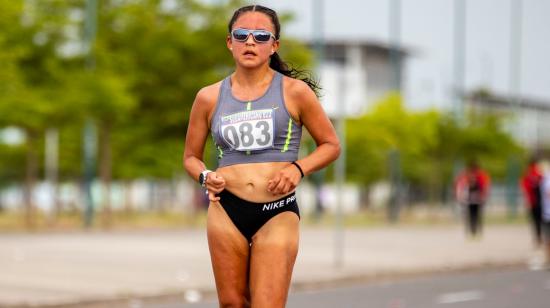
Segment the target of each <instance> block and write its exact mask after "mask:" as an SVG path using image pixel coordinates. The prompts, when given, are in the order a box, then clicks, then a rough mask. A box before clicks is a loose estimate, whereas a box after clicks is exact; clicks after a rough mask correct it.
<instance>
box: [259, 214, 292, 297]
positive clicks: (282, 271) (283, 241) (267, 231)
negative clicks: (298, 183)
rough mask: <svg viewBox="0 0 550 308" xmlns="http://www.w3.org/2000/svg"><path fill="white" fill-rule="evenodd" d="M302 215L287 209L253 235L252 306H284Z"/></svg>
mask: <svg viewBox="0 0 550 308" xmlns="http://www.w3.org/2000/svg"><path fill="white" fill-rule="evenodd" d="M298 241H299V218H298V216H297V215H296V214H295V213H293V212H283V213H280V214H278V215H276V216H275V217H273V218H271V219H270V220H269V221H268V222H267V223H266V224H265V225H263V226H262V227H261V228H260V230H258V232H257V233H256V234H255V235H254V237H253V238H252V249H251V257H250V292H251V300H252V307H284V306H285V304H286V299H287V296H288V289H289V286H290V280H291V277H292V269H293V268H294V262H295V261H296V255H297V253H298Z"/></svg>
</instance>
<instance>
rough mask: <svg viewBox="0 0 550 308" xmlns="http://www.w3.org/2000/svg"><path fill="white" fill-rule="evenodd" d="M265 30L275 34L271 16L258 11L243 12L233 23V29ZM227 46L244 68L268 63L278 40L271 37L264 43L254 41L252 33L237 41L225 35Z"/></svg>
mask: <svg viewBox="0 0 550 308" xmlns="http://www.w3.org/2000/svg"><path fill="white" fill-rule="evenodd" d="M239 28H240V29H249V30H267V31H269V32H271V33H273V34H274V35H275V27H274V26H273V23H272V22H271V18H270V17H269V16H267V15H265V14H264V13H260V12H246V13H243V14H242V15H241V16H239V18H238V19H237V20H236V21H235V23H234V24H233V28H232V30H234V29H239ZM227 48H229V50H230V51H231V53H232V54H233V58H234V59H235V62H236V63H237V64H238V65H240V66H243V67H246V68H254V67H258V66H261V65H263V64H265V63H266V62H267V63H269V57H270V56H271V54H272V53H273V52H276V51H277V49H278V48H279V42H278V41H275V39H274V38H271V39H270V40H269V41H267V42H265V43H260V42H256V41H255V40H254V38H253V37H252V35H249V36H248V38H247V39H246V41H244V42H241V41H237V40H235V39H234V38H232V37H231V34H230V35H229V36H228V37H227Z"/></svg>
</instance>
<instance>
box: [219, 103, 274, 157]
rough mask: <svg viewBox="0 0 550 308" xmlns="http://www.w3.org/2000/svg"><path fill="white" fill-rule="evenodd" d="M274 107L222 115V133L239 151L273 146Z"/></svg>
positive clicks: (224, 138) (229, 143)
mask: <svg viewBox="0 0 550 308" xmlns="http://www.w3.org/2000/svg"><path fill="white" fill-rule="evenodd" d="M273 131H274V129H273V109H262V110H251V111H242V112H238V113H234V114H230V115H226V116H222V117H221V126H220V135H221V136H222V137H223V140H224V141H225V142H226V143H227V144H228V145H229V146H230V147H231V148H233V149H235V150H237V151H256V150H262V149H266V148H270V147H273Z"/></svg>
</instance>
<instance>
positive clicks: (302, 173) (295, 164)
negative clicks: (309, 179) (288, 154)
mask: <svg viewBox="0 0 550 308" xmlns="http://www.w3.org/2000/svg"><path fill="white" fill-rule="evenodd" d="M291 164H293V165H294V166H296V168H298V170H300V174H301V175H302V178H304V171H302V168H301V167H300V165H298V163H297V162H295V161H293V162H291Z"/></svg>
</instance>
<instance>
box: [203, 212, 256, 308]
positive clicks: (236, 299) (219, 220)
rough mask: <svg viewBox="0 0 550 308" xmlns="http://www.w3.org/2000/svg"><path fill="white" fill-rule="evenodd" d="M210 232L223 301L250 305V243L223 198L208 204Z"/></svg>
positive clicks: (214, 267)
mask: <svg viewBox="0 0 550 308" xmlns="http://www.w3.org/2000/svg"><path fill="white" fill-rule="evenodd" d="M207 235H208V247H209V249H210V258H211V261H212V269H213V271H214V277H215V279H216V289H217V291H218V299H219V301H220V305H221V306H225V305H229V306H231V307H233V306H234V307H244V306H248V303H247V302H248V298H249V291H248V261H249V255H250V246H249V244H248V241H247V240H246V239H245V238H244V236H243V235H242V234H241V233H240V231H239V230H238V229H237V227H235V225H234V224H233V222H232V221H231V219H230V218H229V216H227V213H226V212H225V211H224V209H223V207H222V206H221V204H220V203H219V202H211V203H210V206H209V207H208V216H207Z"/></svg>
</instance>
